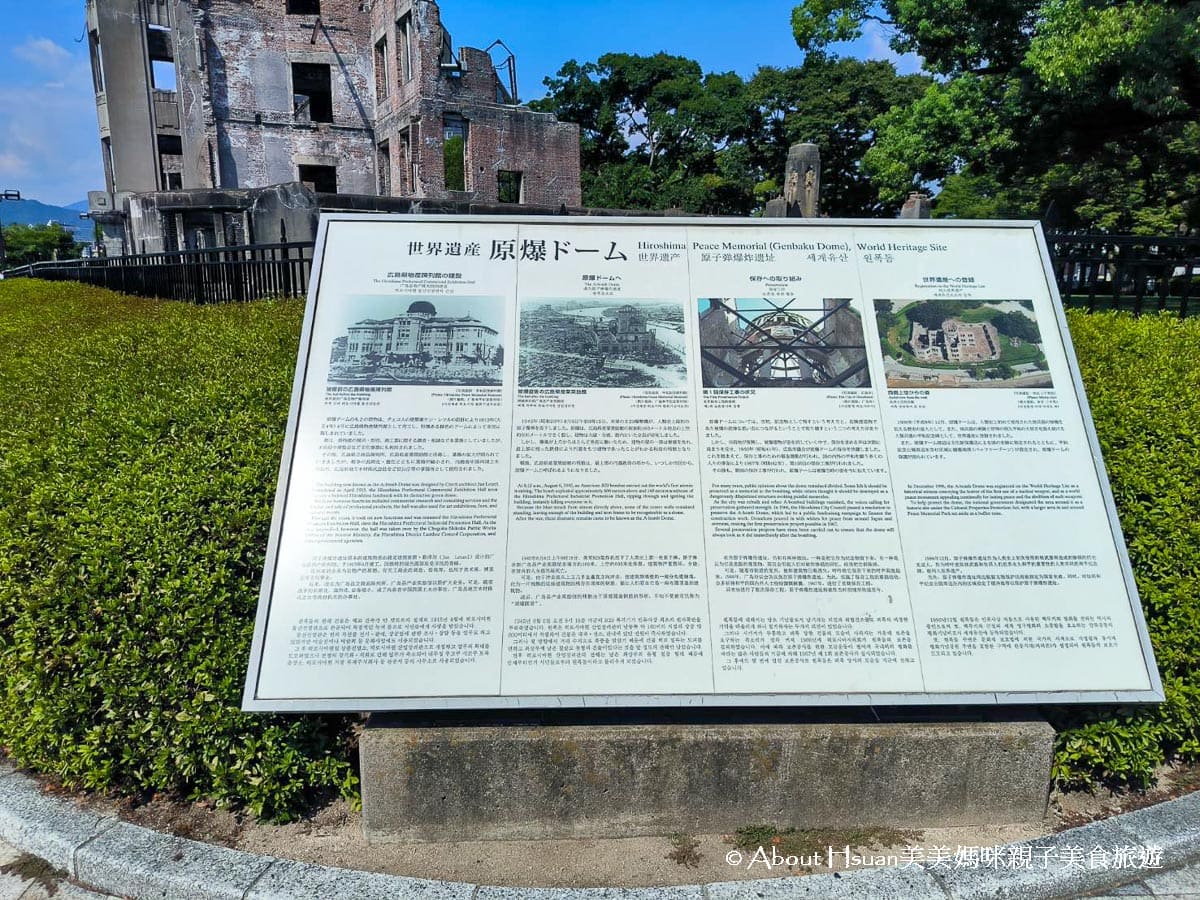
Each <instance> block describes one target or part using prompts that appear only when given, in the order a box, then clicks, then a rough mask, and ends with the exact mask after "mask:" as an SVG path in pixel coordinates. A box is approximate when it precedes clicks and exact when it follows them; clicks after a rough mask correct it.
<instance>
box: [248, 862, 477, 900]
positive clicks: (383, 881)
mask: <svg viewBox="0 0 1200 900" xmlns="http://www.w3.org/2000/svg"><path fill="white" fill-rule="evenodd" d="M474 889H475V886H474V885H472V884H461V883H457V882H452V881H426V880H423V879H418V878H399V877H397V876H394V875H379V874H376V873H374V872H358V871H354V870H350V869H334V868H330V867H329V866H316V865H310V864H308V863H300V862H293V861H291V860H282V859H281V860H276V861H275V863H274V864H273V865H272V866H271V868H270V869H268V870H267V872H266V874H264V875H263V876H262V877H261V878H259V879H258V881H256V882H255V883H254V886H253V887H251V888H250V891H249V892H248V893H247V894H246V898H245V900H310V898H313V897H320V898H321V900H394V898H396V897H403V898H404V900H471V893H472V891H474Z"/></svg>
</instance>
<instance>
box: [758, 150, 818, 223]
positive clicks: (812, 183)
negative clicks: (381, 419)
mask: <svg viewBox="0 0 1200 900" xmlns="http://www.w3.org/2000/svg"><path fill="white" fill-rule="evenodd" d="M820 205H821V150H820V148H819V147H818V146H817V145H816V144H792V147H791V149H790V150H788V158H787V166H786V167H785V168H784V171H783V197H781V198H778V199H775V200H771V201H769V202H768V203H767V212H766V215H767V216H768V217H769V218H784V217H786V218H804V219H815V218H816V217H817V216H818V215H819V214H820Z"/></svg>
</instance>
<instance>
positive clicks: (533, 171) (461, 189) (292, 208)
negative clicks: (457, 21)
mask: <svg viewBox="0 0 1200 900" xmlns="http://www.w3.org/2000/svg"><path fill="white" fill-rule="evenodd" d="M87 31H88V36H89V44H90V47H91V55H92V68H93V76H94V80H95V88H96V107H97V114H98V119H99V125H100V142H101V148H102V155H103V159H104V171H105V181H106V184H105V190H104V191H98V192H94V193H93V194H92V195H91V204H90V205H91V208H92V214H93V216H94V217H95V218H96V219H97V221H99V222H101V224H102V226H103V228H104V230H105V234H106V238H107V240H106V243H107V244H108V246H109V252H113V251H114V250H116V251H117V252H120V251H122V250H125V251H128V252H135V251H153V250H160V249H176V248H192V247H210V246H222V245H231V244H238V243H245V242H252V241H256V240H257V241H271V240H280V239H287V238H291V239H299V238H304V237H308V236H310V235H309V234H307V233H305V232H307V231H311V222H313V221H315V208H316V206H318V205H319V206H321V207H324V208H348V207H353V208H359V209H363V208H381V209H395V208H401V207H398V206H396V205H395V204H391V205H389V204H388V203H386V202H382V198H389V197H395V198H408V199H410V200H429V201H459V202H462V203H514V204H527V205H533V206H542V207H560V206H567V207H575V206H578V205H579V203H580V185H579V130H578V127H577V126H575V125H572V124H568V123H563V122H559V121H558V120H557V119H556V118H555V117H554V116H552V115H550V114H547V113H536V112H533V111H532V110H530V109H528V108H527V107H525V106H521V105H520V104H519V103H518V102H517V96H516V77H515V66H514V64H513V61H512V57H511V54H507V50H506V48H505V47H504V45H503V44H501V43H500V42H496V43H495V44H493V48H496V49H495V50H494V53H495V56H493V54H492V53H489V52H487V51H483V50H477V49H474V48H470V47H461V48H457V49H456V48H455V47H454V45H453V42H452V40H451V37H450V34H449V32H448V31H447V30H446V29H445V27H443V25H442V20H441V11H440V9H439V7H438V4H437V3H436V2H434V0H88V2H87ZM497 60H499V64H497ZM301 185H303V187H301ZM333 195H337V196H338V197H341V198H343V200H342V201H338V200H335V199H331V197H332V196H333ZM349 195H358V196H357V197H353V198H352V200H351V199H350V198H349ZM364 196H365V197H374V198H381V202H377V203H372V202H370V201H368V200H364ZM304 206H308V207H312V209H310V210H308V213H310V214H309V215H306V216H297V215H296V210H297V208H299V207H304ZM276 213H279V215H276ZM289 222H291V223H293V224H292V227H291V230H290V231H289V227H288V223H289ZM118 241H119V243H118Z"/></svg>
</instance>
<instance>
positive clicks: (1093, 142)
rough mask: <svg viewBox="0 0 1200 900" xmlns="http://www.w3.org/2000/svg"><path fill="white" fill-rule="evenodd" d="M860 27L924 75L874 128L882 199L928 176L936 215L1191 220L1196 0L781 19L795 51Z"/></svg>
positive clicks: (1128, 225) (1199, 104)
mask: <svg viewBox="0 0 1200 900" xmlns="http://www.w3.org/2000/svg"><path fill="white" fill-rule="evenodd" d="M868 22H875V23H878V26H882V27H885V28H888V29H890V30H891V34H892V38H891V45H892V47H893V48H894V49H895V50H896V51H897V52H902V53H903V52H916V53H918V54H920V55H921V57H922V59H923V61H924V66H925V68H926V69H927V70H928V71H930V72H933V73H935V74H936V75H937V76H939V77H938V80H936V81H934V82H932V83H930V84H929V85H928V86H927V87H926V89H925V90H924V92H923V94H922V95H921V96H920V97H919V98H917V99H916V101H915V102H913V103H911V104H909V105H906V106H898V107H895V108H893V109H892V110H891V111H890V112H888V113H887V114H886V115H884V116H883V117H882V118H881V119H880V120H879V121H878V122H877V123H876V130H877V132H878V134H877V138H876V141H875V145H874V147H872V148H871V150H870V151H869V152H868V153H867V154H866V156H865V158H864V168H865V170H866V172H867V173H868V174H869V175H870V177H871V178H872V179H873V181H874V182H875V184H876V185H877V186H878V189H879V191H880V195H881V197H882V198H883V199H884V200H890V201H893V202H894V201H896V200H898V199H900V198H902V197H903V196H904V195H905V193H906V192H907V191H909V190H911V189H913V188H914V187H918V186H922V185H925V184H929V183H931V182H942V183H943V195H944V196H943V197H942V198H941V199H940V200H939V202H937V203H936V204H935V212H936V213H937V214H941V215H976V214H985V215H994V214H1001V215H1014V214H1021V215H1038V216H1041V217H1043V218H1044V219H1046V220H1047V221H1048V222H1049V223H1050V224H1052V225H1057V226H1060V227H1092V228H1102V229H1106V230H1113V231H1125V230H1132V231H1141V232H1159V233H1162V232H1164V231H1170V230H1175V229H1177V228H1196V227H1198V226H1200V2H1198V0H970V2H967V0H883V2H882V3H879V4H877V3H874V2H870V0H805V2H804V3H803V4H802V5H800V6H798V7H796V8H795V10H794V11H793V14H792V29H793V33H794V35H795V37H796V41H797V43H798V44H799V45H800V47H801V48H802V49H805V50H807V51H810V52H812V51H816V52H823V51H825V49H826V48H827V47H828V46H829V45H830V44H833V43H836V42H839V41H845V40H852V39H854V38H856V37H858V36H860V35H861V34H862V33H863V29H864V27H865V26H866V24H867V23H868ZM878 26H877V27H878Z"/></svg>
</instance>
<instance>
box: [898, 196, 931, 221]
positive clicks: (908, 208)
mask: <svg viewBox="0 0 1200 900" xmlns="http://www.w3.org/2000/svg"><path fill="white" fill-rule="evenodd" d="M930 211H931V204H930V200H929V195H928V194H926V193H925V192H924V191H913V192H912V193H911V194H909V195H908V199H907V200H905V201H904V206H902V207H901V208H900V216H899V217H900V218H901V219H928V218H929V217H930Z"/></svg>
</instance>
